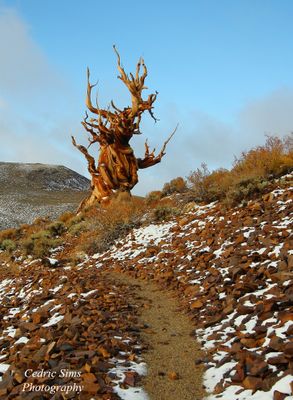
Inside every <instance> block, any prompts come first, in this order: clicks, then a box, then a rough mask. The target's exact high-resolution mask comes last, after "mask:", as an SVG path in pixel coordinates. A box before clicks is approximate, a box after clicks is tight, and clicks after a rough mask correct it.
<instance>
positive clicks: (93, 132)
mask: <svg viewBox="0 0 293 400" xmlns="http://www.w3.org/2000/svg"><path fill="white" fill-rule="evenodd" d="M113 47H114V51H115V53H116V55H117V60H118V70H119V73H120V75H119V76H118V78H119V79H121V81H122V82H123V83H124V84H125V85H126V86H127V88H128V90H129V91H130V94H131V106H130V107H126V108H124V109H123V110H120V109H119V108H117V107H116V106H115V104H114V103H113V101H111V106H110V107H109V108H108V109H107V110H104V109H101V108H99V106H98V102H96V106H93V104H92V100H91V92H92V89H93V87H94V86H95V85H92V84H91V83H90V73H89V69H88V70H87V96H86V106H87V108H88V110H89V111H90V112H91V113H92V114H94V117H93V118H90V119H89V116H88V113H87V112H86V116H85V118H84V120H83V122H82V125H83V126H84V128H85V129H86V131H87V132H88V133H89V134H90V137H89V142H90V143H89V146H88V147H87V148H86V147H84V146H82V145H79V144H77V143H76V141H75V138H74V137H72V143H73V145H74V146H75V147H77V148H78V150H80V151H81V152H82V153H83V154H84V156H85V158H86V159H87V162H88V170H89V172H90V174H91V177H92V181H91V194H90V195H89V197H87V198H86V199H85V200H84V201H83V202H82V203H81V205H80V207H79V210H80V209H81V208H83V207H85V206H88V205H92V204H93V203H95V202H99V203H102V202H107V201H109V200H110V199H111V198H112V197H113V195H114V194H115V193H116V194H117V193H121V192H124V193H127V194H129V195H130V190H131V189H132V188H133V187H134V186H135V185H136V183H137V182H138V174H137V171H138V169H142V168H148V167H151V166H153V165H155V164H157V163H159V162H160V161H161V159H162V157H163V156H164V155H165V150H166V146H167V143H168V142H169V140H170V139H171V137H172V136H173V135H174V133H175V131H176V129H177V127H176V128H175V130H174V132H173V133H172V134H171V135H170V136H169V138H168V139H167V140H166V141H165V143H164V144H163V147H162V150H161V151H160V153H159V154H158V155H157V156H156V155H155V150H153V151H150V149H149V146H148V143H147V141H146V142H145V155H144V158H136V157H135V155H134V152H133V149H132V148H131V146H130V144H129V142H130V139H131V138H132V136H133V135H138V134H140V133H141V132H140V129H139V125H140V122H141V117H142V114H143V113H144V112H145V111H148V112H149V113H150V115H151V117H152V118H153V119H154V120H155V121H156V118H155V117H154V114H153V111H152V110H153V104H154V102H155V100H156V97H157V92H156V93H155V94H150V95H149V96H148V98H147V99H146V100H144V99H143V98H142V91H143V90H144V89H147V87H146V86H145V85H144V81H145V78H146V77H147V68H146V66H145V64H144V60H143V59H140V60H139V61H138V64H137V66H136V73H135V76H134V75H133V74H132V73H130V74H129V76H128V75H127V74H126V73H125V71H124V69H123V68H122V66H121V62H120V55H119V53H118V51H117V50H116V48H115V46H113ZM141 69H142V71H141ZM94 143H98V144H99V146H100V150H99V157H98V162H97V165H96V161H95V158H94V157H92V156H91V155H90V154H89V152H88V149H89V147H90V146H91V145H92V144H94Z"/></svg>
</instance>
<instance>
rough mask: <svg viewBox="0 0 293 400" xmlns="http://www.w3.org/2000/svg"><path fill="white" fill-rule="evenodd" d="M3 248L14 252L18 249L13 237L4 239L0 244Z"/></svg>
mask: <svg viewBox="0 0 293 400" xmlns="http://www.w3.org/2000/svg"><path fill="white" fill-rule="evenodd" d="M0 248H1V250H4V251H8V252H9V253H12V252H13V251H14V250H15V249H16V243H15V242H14V241H13V240H11V239H4V240H3V241H2V242H1V244H0Z"/></svg>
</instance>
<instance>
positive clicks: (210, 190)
mask: <svg viewBox="0 0 293 400" xmlns="http://www.w3.org/2000/svg"><path fill="white" fill-rule="evenodd" d="M292 138H293V135H292V134H291V135H290V136H287V137H285V138H284V139H280V138H278V137H276V136H268V137H267V140H266V143H265V144H264V145H263V146H257V147H255V148H253V149H251V150H250V151H247V152H242V154H241V156H240V157H239V158H237V159H235V161H234V165H233V167H232V169H231V170H230V171H229V170H226V169H222V168H220V169H217V170H215V171H213V172H210V171H209V170H208V168H207V165H206V164H202V165H201V168H197V169H196V170H195V171H194V172H192V173H191V174H190V175H189V177H188V183H189V187H190V190H191V192H192V193H193V196H194V199H195V200H196V201H199V202H201V201H203V202H210V201H215V200H224V203H226V205H228V206H231V205H233V204H235V203H237V202H240V201H241V200H243V199H247V198H250V197H251V196H253V195H254V194H255V193H261V192H262V191H264V190H265V188H266V187H267V186H268V184H269V179H271V178H276V177H279V176H281V175H283V174H285V173H287V172H289V171H291V170H292V168H293V139H292Z"/></svg>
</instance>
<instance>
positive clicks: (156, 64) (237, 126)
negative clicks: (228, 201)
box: [0, 0, 293, 193]
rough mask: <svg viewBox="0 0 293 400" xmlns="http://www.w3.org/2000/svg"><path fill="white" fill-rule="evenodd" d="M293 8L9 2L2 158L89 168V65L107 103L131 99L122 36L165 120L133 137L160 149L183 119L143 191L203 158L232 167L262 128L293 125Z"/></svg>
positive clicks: (0, 73)
mask: <svg viewBox="0 0 293 400" xmlns="http://www.w3.org/2000/svg"><path fill="white" fill-rule="evenodd" d="M292 16H293V2H292V1H291V0H290V1H286V0H278V1H277V0H275V1H270V0H266V1H265V0H253V1H252V0H246V1H242V0H238V1H236V0H234V1H232V0H221V1H218V0H205V1H199V0H194V1H184V0H183V1H181V2H170V1H164V0H163V1H157V2H156V1H153V0H150V1H148V2H145V3H141V2H137V1H124V2H120V1H119V2H118V1H112V2H111V3H109V4H108V5H107V4H106V2H102V1H98V0H97V1H93V0H84V1H78V0H76V1H72V0H71V1H69V0H62V1H60V0H59V1H57V0H50V1H49V0H43V1H38V0H25V1H24V0H18V1H14V0H10V1H4V0H0V54H1V55H2V57H3V58H2V60H1V63H0V64H1V65H0V135H1V141H2V144H3V146H1V149H0V160H2V161H21V162H46V163H57V164H63V165H66V166H68V167H70V168H73V169H75V170H77V171H78V172H81V173H83V174H86V163H85V161H84V160H83V158H82V155H81V154H79V153H78V152H76V150H75V149H73V148H72V146H71V143H70V135H71V134H74V135H75V136H76V138H77V140H78V141H80V142H82V141H85V140H86V135H85V133H84V132H83V129H82V127H81V125H80V121H81V119H82V118H83V115H84V110H85V106H84V96H85V84H86V79H85V78H86V74H85V72H86V67H87V66H89V67H90V69H91V75H92V80H97V79H98V80H99V84H98V90H99V99H100V105H103V106H107V104H108V103H109V101H110V100H111V99H114V100H115V102H116V103H117V104H118V105H122V106H125V105H127V104H128V103H129V96H128V93H127V90H126V89H125V88H124V87H123V85H122V84H121V82H120V81H119V80H117V79H116V77H117V69H116V58H115V54H114V52H113V49H112V45H113V44H114V43H115V44H116V45H117V47H118V49H119V52H120V55H121V58H122V63H123V66H124V67H125V69H126V70H127V71H131V70H134V68H135V64H136V62H137V59H138V58H139V56H141V55H142V56H143V57H144V59H145V62H146V65H147V67H148V71H149V76H148V78H147V82H146V83H147V86H148V87H149V89H150V92H154V91H155V90H157V91H158V92H159V96H158V99H157V101H156V103H155V114H156V116H158V118H159V119H160V121H159V122H158V123H157V124H156V125H154V123H153V121H152V120H151V119H150V118H148V117H147V116H146V117H145V120H144V122H143V133H144V135H143V137H140V138H138V139H136V140H133V142H132V144H133V146H134V148H135V151H136V153H137V155H138V156H141V155H142V154H143V143H144V140H145V139H146V138H147V137H148V139H149V142H150V144H152V145H153V146H154V147H156V148H157V150H159V149H160V146H161V144H162V143H163V141H164V140H165V138H166V137H167V136H168V135H169V133H170V132H171V131H172V130H173V128H174V126H175V125H176V124H177V122H179V129H178V132H177V133H176V135H175V137H174V139H173V140H172V142H170V143H169V147H168V149H167V150H168V152H167V155H166V156H165V158H164V159H163V161H162V163H161V164H160V165H157V166H155V167H153V168H150V169H149V170H146V171H142V172H141V174H140V179H141V181H140V183H139V185H138V186H137V188H136V192H137V193H145V192H147V191H149V190H153V189H157V188H160V187H161V185H162V184H163V183H164V182H166V181H167V180H170V179H171V178H173V177H176V176H179V175H181V176H186V175H188V174H189V172H190V171H191V170H192V169H195V168H197V167H198V166H200V164H201V162H207V164H208V165H209V166H210V168H211V169H213V168H217V167H220V166H223V167H229V165H231V162H232V161H233V158H234V155H239V154H240V152H241V151H242V150H245V149H249V148H250V147H252V146H254V145H257V144H260V143H263V142H264V140H265V137H264V135H265V134H278V135H280V136H282V135H285V134H288V133H289V132H291V131H293V74H292V71H293V41H292V37H293V24H292ZM146 94H147V92H146ZM93 150H94V149H93ZM95 151H96V154H97V151H98V150H97V149H96V150H95ZM95 151H94V152H95Z"/></svg>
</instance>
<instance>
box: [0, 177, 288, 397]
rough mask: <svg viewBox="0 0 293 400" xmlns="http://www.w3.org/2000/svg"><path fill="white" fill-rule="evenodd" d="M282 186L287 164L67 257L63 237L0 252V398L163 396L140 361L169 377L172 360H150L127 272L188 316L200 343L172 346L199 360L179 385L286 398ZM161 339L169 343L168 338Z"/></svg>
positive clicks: (218, 393)
mask: <svg viewBox="0 0 293 400" xmlns="http://www.w3.org/2000/svg"><path fill="white" fill-rule="evenodd" d="M292 190H293V187H292V175H288V176H286V177H284V178H283V179H282V180H281V181H276V182H275V183H274V184H273V185H272V188H271V191H270V192H269V193H266V194H265V195H262V196H259V197H258V198H256V199H255V200H253V201H250V202H248V204H243V205H241V206H238V207H235V208H232V209H230V210H226V209H224V208H223V207H222V205H221V204H220V203H211V204H208V205H205V206H200V205H196V204H194V203H190V204H188V205H186V206H185V208H184V212H183V213H182V214H181V215H180V216H177V217H174V218H173V219H171V220H169V221H167V222H164V223H158V224H151V225H145V226H144V225H143V226H142V227H141V228H138V229H134V230H133V231H132V232H131V233H130V234H129V235H128V236H127V237H125V238H122V239H121V240H119V241H117V242H116V243H115V245H114V246H113V247H112V248H111V249H110V250H109V251H107V252H106V253H101V254H96V255H94V256H91V257H89V256H86V257H85V258H84V259H83V260H82V261H81V262H79V263H77V264H76V263H73V262H69V261H68V258H67V255H68V254H67V251H68V250H67V249H66V247H65V248H64V249H57V250H56V251H55V253H54V252H53V253H52V256H51V258H49V259H43V260H31V259H29V258H20V259H18V260H14V263H13V268H10V267H11V266H9V265H8V264H7V262H6V263H5V264H4V263H3V264H2V266H1V267H0V272H1V274H2V277H3V278H2V282H1V284H0V296H1V305H0V312H1V315H3V319H2V321H1V329H2V336H1V337H0V349H1V353H0V371H1V372H0V374H2V375H3V376H2V382H1V383H0V395H1V396H2V397H1V398H3V399H18V398H19V399H43V398H44V399H46V398H51V399H62V398H77V399H109V400H110V399H119V398H121V399H128V400H131V399H135V400H140V399H147V398H151V399H154V400H159V399H160V400H165V399H167V398H168V399H169V398H171V399H172V397H170V396H169V395H168V397H163V396H164V392H163V394H162V392H160V393H159V392H158V393H156V391H154V392H153V393H147V392H146V390H147V387H148V385H147V384H145V387H144V389H143V388H142V385H143V382H144V380H142V382H140V379H141V377H143V375H145V374H147V373H148V371H152V372H151V373H152V374H153V373H155V374H157V375H158V376H159V377H160V378H159V379H161V380H163V381H164V380H165V382H166V384H167V386H169V387H170V385H179V384H181V383H182V382H183V378H182V376H180V375H181V374H182V372H178V371H177V370H176V363H175V365H174V368H172V369H170V367H169V366H166V368H165V369H164V367H158V368H157V370H156V371H155V372H154V371H153V370H152V364H151V363H152V361H151V360H152V359H151V358H148V355H149V354H150V353H151V348H150V347H151V345H150V343H151V342H150V341H149V340H148V339H147V337H146V335H147V334H149V335H152V334H153V335H154V336H156V335H158V333H159V332H158V331H159V329H160V328H158V327H157V326H156V325H155V322H153V324H154V325H153V326H150V325H149V324H148V323H147V322H146V318H147V317H146V315H144V314H143V313H142V309H143V308H144V305H143V304H146V306H145V308H146V309H147V307H148V303H149V301H150V299H146V300H145V303H144V302H141V300H139V298H137V296H138V295H137V292H136V294H135V291H136V290H137V289H135V284H133V283H131V284H130V283H129V284H127V285H126V284H125V281H124V279H133V280H134V281H135V282H137V284H138V285H145V284H146V285H147V284H148V282H152V284H153V285H155V286H156V287H157V288H159V290H161V296H162V297H165V296H167V295H166V293H167V292H168V293H169V294H171V295H172V296H173V297H174V298H176V301H177V304H178V307H179V308H180V310H181V314H183V315H187V316H188V318H189V323H190V327H191V331H192V336H191V337H192V338H193V340H194V341H196V340H197V341H198V342H199V343H200V345H201V348H202V352H200V351H199V350H198V348H197V347H196V346H195V348H194V349H193V348H191V349H190V354H188V357H187V356H186V352H184V346H182V352H181V354H180V352H179V354H177V358H178V359H179V358H180V359H181V360H184V357H187V358H186V364H188V363H189V359H190V358H189V356H191V358H192V359H193V362H194V365H195V366H197V367H198V368H199V369H198V370H197V371H198V372H196V371H195V372H194V380H195V381H196V380H197V381H198V379H197V377H196V375H198V374H199V373H200V372H199V371H200V370H201V368H204V370H205V372H204V376H203V380H202V382H199V383H198V382H197V388H193V389H190V390H192V391H193V390H194V399H198V400H199V399H203V398H204V397H205V398H207V399H208V400H216V399H225V400H228V399H229V400H234V399H235V400H236V399H238V400H245V399H246V400H250V399H252V400H282V399H287V400H289V399H293V396H292V389H293V387H292V386H293V384H292V382H293V374H292V367H293V361H292V357H293V341H292V334H293V313H292V295H293V272H292V266H293V251H292V248H293V246H292V199H293V196H292ZM113 274H114V276H113ZM115 276H116V278H115ZM132 282H133V281H132ZM146 287H147V286H144V289H143V293H144V296H145V293H146V289H145V288H146ZM154 307H156V304H155V305H154ZM159 312H160V309H158V313H159ZM164 314H166V312H164V311H163V312H162V315H161V316H162V318H163V317H164ZM173 318H176V317H171V319H173ZM163 319H164V318H163ZM164 323H166V321H162V328H166V329H167V327H165V326H164ZM187 329H188V328H186V330H187ZM152 330H153V333H150V331H152ZM175 333H176V332H175ZM189 333H190V332H189ZM159 341H160V340H159ZM163 342H165V344H164V343H163V344H162V346H163V347H167V348H169V353H168V354H170V352H172V350H173V348H174V345H172V342H171V340H170V343H169V339H168V340H163ZM178 342H180V338H179V337H178ZM158 351H161V350H159V347H158ZM164 351H165V350H164ZM179 351H180V346H179ZM176 353H178V347H177V348H176ZM162 354H163V351H162ZM165 354H166V353H165ZM175 359H176V358H175ZM146 362H147V363H146ZM178 367H179V362H178ZM190 368H191V367H190ZM162 369H163V370H162ZM25 371H29V372H28V373H27V374H26V375H28V376H25ZM32 371H35V374H36V375H37V374H39V375H40V376H32V375H33V372H32ZM36 371H37V372H36ZM38 371H39V372H38ZM40 371H41V372H40ZM46 371H49V372H50V371H51V372H55V374H53V375H54V376H44V374H45V372H46ZM60 371H63V373H61V372H60ZM64 371H65V372H64ZM68 371H69V372H68ZM74 371H75V372H74ZM189 371H190V369H189ZM55 375H56V376H55ZM63 375H66V376H63ZM144 379H145V378H144ZM188 382H189V381H188ZM188 384H189V383H188ZM202 385H203V387H202ZM35 387H36V388H37V389H38V390H34V388H35ZM24 389H25V390H24ZM203 389H204V390H206V392H207V394H205V393H204V390H203ZM50 390H51V391H52V394H50V393H49V391H50ZM61 390H63V391H62V392H61ZM200 390H201V392H200ZM54 391H55V393H53V392H54ZM66 391H67V393H66ZM79 392H80V393H79ZM174 393H175V390H174ZM200 393H201V394H200ZM148 396H150V397H148ZM176 396H177V397H173V398H174V399H175V398H176V399H178V395H176ZM182 399H183V397H182Z"/></svg>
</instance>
